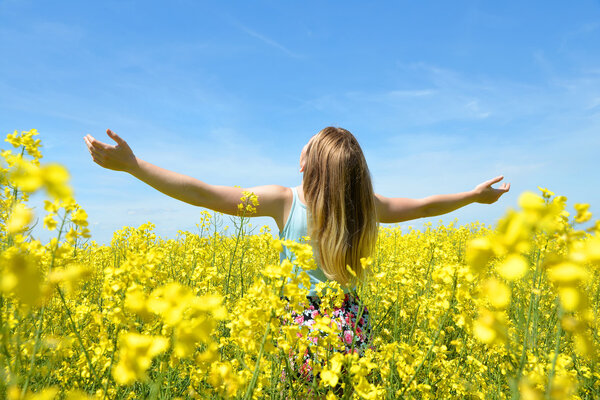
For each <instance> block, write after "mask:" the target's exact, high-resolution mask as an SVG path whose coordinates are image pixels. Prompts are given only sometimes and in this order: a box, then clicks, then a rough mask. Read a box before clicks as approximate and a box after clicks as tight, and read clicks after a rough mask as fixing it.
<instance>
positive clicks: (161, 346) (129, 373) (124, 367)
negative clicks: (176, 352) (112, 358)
mask: <svg viewBox="0 0 600 400" xmlns="http://www.w3.org/2000/svg"><path fill="white" fill-rule="evenodd" d="M120 342H121V343H120V347H121V349H120V351H119V362H118V363H117V365H116V366H115V367H114V369H113V371H112V375H113V379H114V380H115V382H117V383H118V384H119V385H128V384H130V383H133V382H135V381H142V380H144V379H145V378H146V370H147V369H148V368H149V367H150V364H152V359H153V358H154V357H156V356H157V355H159V354H161V353H163V352H165V351H166V350H167V348H168V347H169V340H168V339H167V338H165V337H162V336H147V335H140V334H138V333H126V334H124V335H123V336H122V337H121V341H120Z"/></svg>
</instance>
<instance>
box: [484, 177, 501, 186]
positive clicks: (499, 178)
mask: <svg viewBox="0 0 600 400" xmlns="http://www.w3.org/2000/svg"><path fill="white" fill-rule="evenodd" d="M502 179H504V177H503V176H502V175H500V176H497V177H495V178H494V179H490V180H489V181H487V182H486V183H485V185H486V186H492V185H493V184H494V183H498V182H500V181H501V180H502Z"/></svg>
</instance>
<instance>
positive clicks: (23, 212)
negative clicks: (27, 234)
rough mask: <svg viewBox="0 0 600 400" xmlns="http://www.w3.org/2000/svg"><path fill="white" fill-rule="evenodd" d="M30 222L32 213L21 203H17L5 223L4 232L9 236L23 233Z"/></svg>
mask: <svg viewBox="0 0 600 400" xmlns="http://www.w3.org/2000/svg"><path fill="white" fill-rule="evenodd" d="M32 220H33V212H32V211H31V210H30V209H29V208H27V207H26V206H25V205H24V204H23V203H19V204H17V205H16V206H15V208H14V209H13V211H12V213H11V214H10V218H9V219H8V222H7V223H6V230H7V231H8V233H11V234H14V233H18V232H23V231H24V230H25V229H26V228H27V225H29V224H30V223H31V221H32Z"/></svg>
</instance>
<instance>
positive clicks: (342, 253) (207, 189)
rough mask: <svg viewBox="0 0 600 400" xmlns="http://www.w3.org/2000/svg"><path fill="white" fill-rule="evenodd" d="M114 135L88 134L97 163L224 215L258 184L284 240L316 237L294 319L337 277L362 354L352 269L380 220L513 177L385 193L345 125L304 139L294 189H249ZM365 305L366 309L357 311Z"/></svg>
mask: <svg viewBox="0 0 600 400" xmlns="http://www.w3.org/2000/svg"><path fill="white" fill-rule="evenodd" d="M107 134H108V136H109V137H110V138H112V139H113V140H114V141H115V142H116V143H117V144H116V145H115V146H113V145H109V144H105V143H102V142H99V141H98V140H96V139H94V138H93V137H92V136H90V135H87V136H85V137H84V139H85V143H86V145H87V147H88V149H89V151H90V153H91V155H92V158H93V160H94V162H96V163H97V164H98V165H100V166H102V167H104V168H107V169H112V170H116V171H125V172H128V173H130V174H131V175H133V176H135V177H136V178H138V179H140V180H141V181H143V182H145V183H147V184H148V185H150V186H152V187H153V188H155V189H157V190H159V191H161V192H162V193H164V194H166V195H168V196H171V197H173V198H176V199H178V200H181V201H184V202H186V203H189V204H193V205H196V206H201V207H205V208H209V209H212V210H215V211H219V212H222V213H225V214H231V215H236V214H237V212H238V204H239V203H240V198H241V197H242V191H244V190H248V191H251V192H253V193H254V194H256V196H257V198H258V202H259V205H258V206H257V207H256V214H254V215H253V216H269V217H272V218H273V219H274V220H275V222H276V223H277V226H278V227H279V231H280V235H279V236H280V237H281V238H282V239H291V240H296V241H298V240H299V239H300V238H301V237H303V236H309V237H310V238H311V244H312V246H313V252H314V256H315V257H314V258H315V261H316V262H317V265H318V266H319V268H317V269H316V270H311V271H307V273H308V274H309V276H310V281H311V287H310V288H308V289H310V293H309V298H308V299H307V303H306V308H305V312H304V313H303V315H295V314H294V315H293V318H292V319H291V320H292V321H294V322H295V323H297V324H299V325H303V326H308V327H309V329H310V327H311V325H312V319H313V317H314V316H315V315H316V313H318V312H319V296H318V293H317V292H316V290H315V286H316V284H318V283H319V282H325V281H327V280H335V281H337V282H339V283H340V284H341V285H342V287H345V290H344V291H345V292H346V295H345V299H344V302H343V304H342V307H340V308H337V309H335V310H334V311H333V313H332V314H333V315H332V316H331V318H332V319H333V320H334V321H336V323H337V325H338V327H339V328H340V340H341V341H342V342H343V343H344V345H345V347H346V350H347V351H349V350H350V349H351V348H352V349H357V350H358V351H359V353H362V352H363V351H364V349H365V348H366V347H367V346H368V339H370V336H369V332H370V321H369V318H368V310H366V309H364V308H362V307H359V306H358V297H357V295H356V293H355V292H354V291H352V289H351V283H352V276H353V275H356V276H357V277H358V278H360V277H361V274H362V270H363V269H362V267H361V263H360V259H361V258H362V257H368V256H369V255H371V254H372V252H373V249H374V246H375V242H376V240H377V233H378V226H379V223H396V222H402V221H408V220H412V219H417V218H423V217H431V216H436V215H442V214H446V213H448V212H451V211H453V210H456V209H458V208H460V207H463V206H466V205H467V204H470V203H473V202H477V203H486V204H491V203H494V202H495V201H497V200H498V198H500V196H501V195H502V194H504V193H506V192H508V190H509V189H510V184H506V183H504V184H502V185H501V186H500V187H499V188H498V189H494V188H492V185H493V184H495V183H497V182H499V181H501V180H502V179H503V177H502V176H498V177H496V178H494V179H491V180H489V181H486V182H483V183H481V184H479V185H477V186H476V187H475V188H474V189H473V190H470V191H468V192H462V193H456V194H446V195H434V196H430V197H426V198H423V199H408V198H389V197H384V196H381V195H379V194H376V193H374V192H373V186H372V183H371V176H370V173H369V169H368V167H367V163H366V161H365V157H364V155H363V152H362V150H361V148H360V146H359V144H358V142H357V140H356V138H355V137H354V136H353V135H352V134H351V133H350V132H349V131H347V130H345V129H342V128H334V127H327V128H325V129H323V130H321V131H320V132H319V133H317V134H316V135H314V136H313V137H312V138H311V139H310V141H309V142H308V143H307V144H306V145H305V146H304V148H303V149H302V152H301V154H300V172H303V173H304V176H303V180H302V184H301V185H300V186H297V187H294V188H291V189H290V188H287V187H284V186H280V185H265V186H256V187H252V188H248V189H244V188H236V187H229V186H218V185H210V184H208V183H205V182H203V181H200V180H198V179H195V178H192V177H189V176H186V175H181V174H178V173H176V172H171V171H168V170H165V169H163V168H160V167H157V166H155V165H152V164H150V163H148V162H146V161H144V160H142V159H140V158H138V157H136V156H135V155H134V153H133V152H132V151H131V149H130V148H129V146H128V145H127V143H126V142H125V141H124V140H123V139H121V138H120V137H119V136H118V135H117V134H115V133H114V132H112V131H111V130H107ZM280 257H281V259H282V260H283V258H285V257H287V258H292V257H293V254H291V253H290V252H289V250H288V249H286V248H284V251H283V252H282V253H281V256H280ZM347 266H349V267H350V269H351V270H352V271H353V272H354V273H351V272H350V271H349V269H348V268H347ZM359 309H361V311H362V313H361V315H357V314H358V313H359ZM357 319H358V322H357ZM308 361H309V358H307V357H305V364H304V365H303V366H301V367H300V368H301V369H302V368H303V367H307V366H308ZM303 372H306V371H303Z"/></svg>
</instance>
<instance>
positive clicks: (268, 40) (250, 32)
mask: <svg viewBox="0 0 600 400" xmlns="http://www.w3.org/2000/svg"><path fill="white" fill-rule="evenodd" d="M229 19H230V22H231V24H232V25H234V26H235V27H237V28H238V29H240V30H241V31H243V32H245V33H247V34H248V35H250V36H252V37H254V38H256V39H258V40H260V41H261V42H263V43H265V44H266V45H268V46H271V47H274V48H276V49H278V50H281V51H282V52H283V53H285V54H287V55H288V56H290V57H293V58H302V56H301V55H300V54H298V53H296V52H294V51H292V50H290V49H288V48H287V47H285V46H284V45H282V44H281V43H279V42H277V41H275V40H273V39H271V38H270V37H268V36H265V35H263V34H261V33H258V32H257V31H255V30H254V29H250V28H249V27H247V26H245V25H243V24H242V23H241V22H239V21H237V20H235V19H234V18H233V17H230V18H229Z"/></svg>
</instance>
